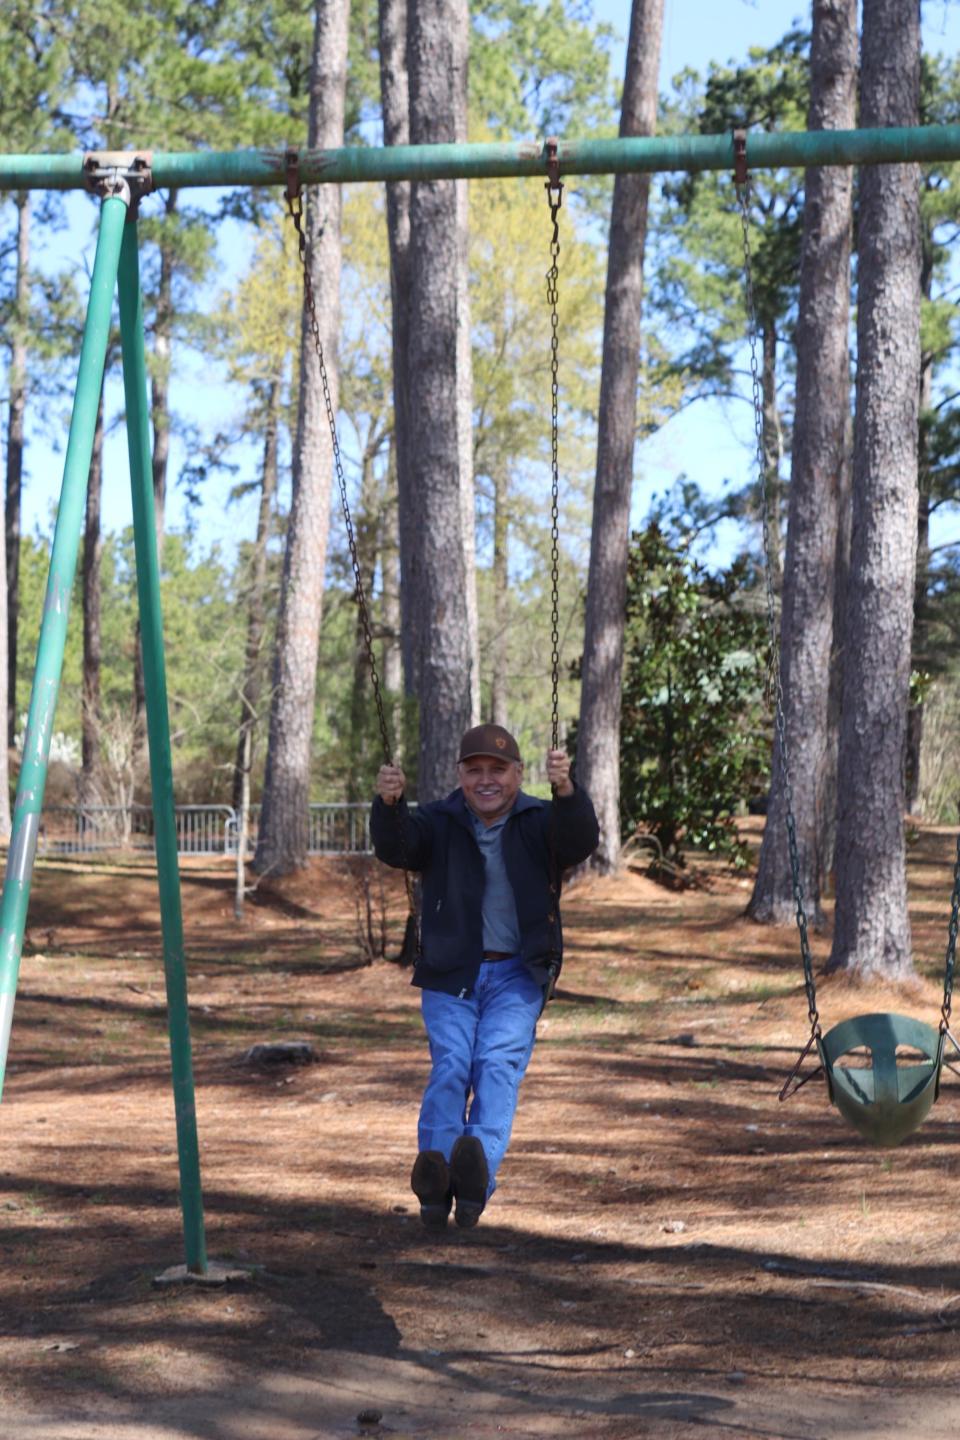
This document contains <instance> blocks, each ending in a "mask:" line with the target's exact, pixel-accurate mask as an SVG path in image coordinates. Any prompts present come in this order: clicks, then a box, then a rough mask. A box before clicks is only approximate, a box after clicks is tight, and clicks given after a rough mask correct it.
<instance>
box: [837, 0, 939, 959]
mask: <svg viewBox="0 0 960 1440" xmlns="http://www.w3.org/2000/svg"><path fill="white" fill-rule="evenodd" d="M861 53H862V60H861V64H862V78H861V92H860V94H861V105H860V119H861V124H862V125H864V126H865V127H867V126H884V125H886V126H899V125H915V124H916V123H917V120H918V115H919V89H920V6H919V0H865V3H864V7H863V37H862V47H861ZM858 281H859V286H858V316H857V356H858V360H857V412H856V422H855V433H854V460H853V531H852V536H851V550H850V576H849V586H848V598H847V634H846V645H845V654H844V681H843V715H842V719H841V727H840V758H839V796H838V813H837V847H836V875H837V910H836V928H835V931H834V941H833V951H832V954H831V957H830V965H831V968H833V969H846V970H851V971H853V972H855V973H856V974H858V975H859V976H863V977H869V976H875V975H879V976H882V977H884V978H887V979H901V978H904V977H906V976H908V975H910V974H911V973H912V971H913V962H912V959H911V954H910V920H909V915H908V912H907V885H906V863H905V862H906V856H905V849H904V836H903V806H904V775H903V755H904V737H905V732H906V717H907V704H908V687H909V680H910V658H911V639H912V628H913V586H914V567H915V563H916V540H917V417H918V404H919V393H920V172H919V167H918V166H916V165H876V166H870V167H867V168H866V169H865V170H863V171H861V178H860V213H859V219H858Z"/></svg>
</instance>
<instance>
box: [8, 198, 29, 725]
mask: <svg viewBox="0 0 960 1440" xmlns="http://www.w3.org/2000/svg"><path fill="white" fill-rule="evenodd" d="M14 204H15V205H16V207H17V278H16V282H15V288H14V324H13V326H12V332H13V333H12V340H11V345H10V371H9V378H8V384H9V387H10V411H9V415H8V418H7V476H6V507H5V511H6V513H5V521H6V568H7V577H6V591H7V648H6V661H5V663H6V667H7V697H6V698H7V744H8V746H10V745H12V744H13V741H14V736H15V735H16V733H17V728H18V727H17V626H18V621H19V617H20V493H21V490H22V487H23V444H24V421H25V416H26V410H27V325H28V322H29V306H30V192H29V191H27V190H25V191H21V192H20V193H19V194H18V195H16V196H15V197H14Z"/></svg>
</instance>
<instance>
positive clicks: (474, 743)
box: [458, 725, 520, 763]
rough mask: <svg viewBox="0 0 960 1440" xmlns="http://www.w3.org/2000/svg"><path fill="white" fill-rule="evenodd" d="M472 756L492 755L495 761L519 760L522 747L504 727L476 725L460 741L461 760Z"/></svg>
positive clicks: (459, 758)
mask: <svg viewBox="0 0 960 1440" xmlns="http://www.w3.org/2000/svg"><path fill="white" fill-rule="evenodd" d="M471 755H491V756H493V758H494V759H495V760H519V759H520V746H519V745H518V744H517V742H516V740H514V738H513V736H512V735H511V734H510V732H509V730H504V728H503V726H502V725H475V726H474V727H473V729H472V730H468V731H467V733H466V735H464V737H463V739H462V740H461V741H460V754H459V757H458V763H459V761H460V760H469V759H470V757H471Z"/></svg>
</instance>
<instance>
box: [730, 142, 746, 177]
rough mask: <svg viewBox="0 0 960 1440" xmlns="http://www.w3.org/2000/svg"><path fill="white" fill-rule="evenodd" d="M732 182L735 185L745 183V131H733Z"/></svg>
mask: <svg viewBox="0 0 960 1440" xmlns="http://www.w3.org/2000/svg"><path fill="white" fill-rule="evenodd" d="M733 183H734V184H735V185H736V186H738V187H739V186H741V185H746V183H747V132H746V130H734V132H733Z"/></svg>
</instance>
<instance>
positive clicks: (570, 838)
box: [547, 750, 600, 870]
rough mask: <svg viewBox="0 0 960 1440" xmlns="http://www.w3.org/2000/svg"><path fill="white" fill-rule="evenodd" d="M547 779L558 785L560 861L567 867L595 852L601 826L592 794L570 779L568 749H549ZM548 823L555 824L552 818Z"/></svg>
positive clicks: (554, 797) (556, 790)
mask: <svg viewBox="0 0 960 1440" xmlns="http://www.w3.org/2000/svg"><path fill="white" fill-rule="evenodd" d="M547 779H548V780H549V781H550V783H551V785H552V786H553V787H554V795H553V805H554V808H555V810H556V828H555V830H554V835H555V843H556V847H557V863H558V864H559V866H560V867H561V869H563V870H567V869H569V868H570V866H571V865H580V864H581V863H582V862H583V861H584V860H587V859H588V858H589V857H590V856H591V855H592V854H593V852H594V850H596V848H597V845H598V843H599V841H600V826H599V824H598V822H597V815H596V811H595V810H594V808H593V801H592V800H591V799H590V796H589V795H588V794H587V792H586V790H581V789H580V787H579V786H577V785H575V784H574V783H573V781H572V779H571V778H570V756H569V755H567V754H566V752H565V751H563V750H548V751H547ZM547 824H548V826H552V825H553V822H552V820H549V819H548V821H547Z"/></svg>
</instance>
